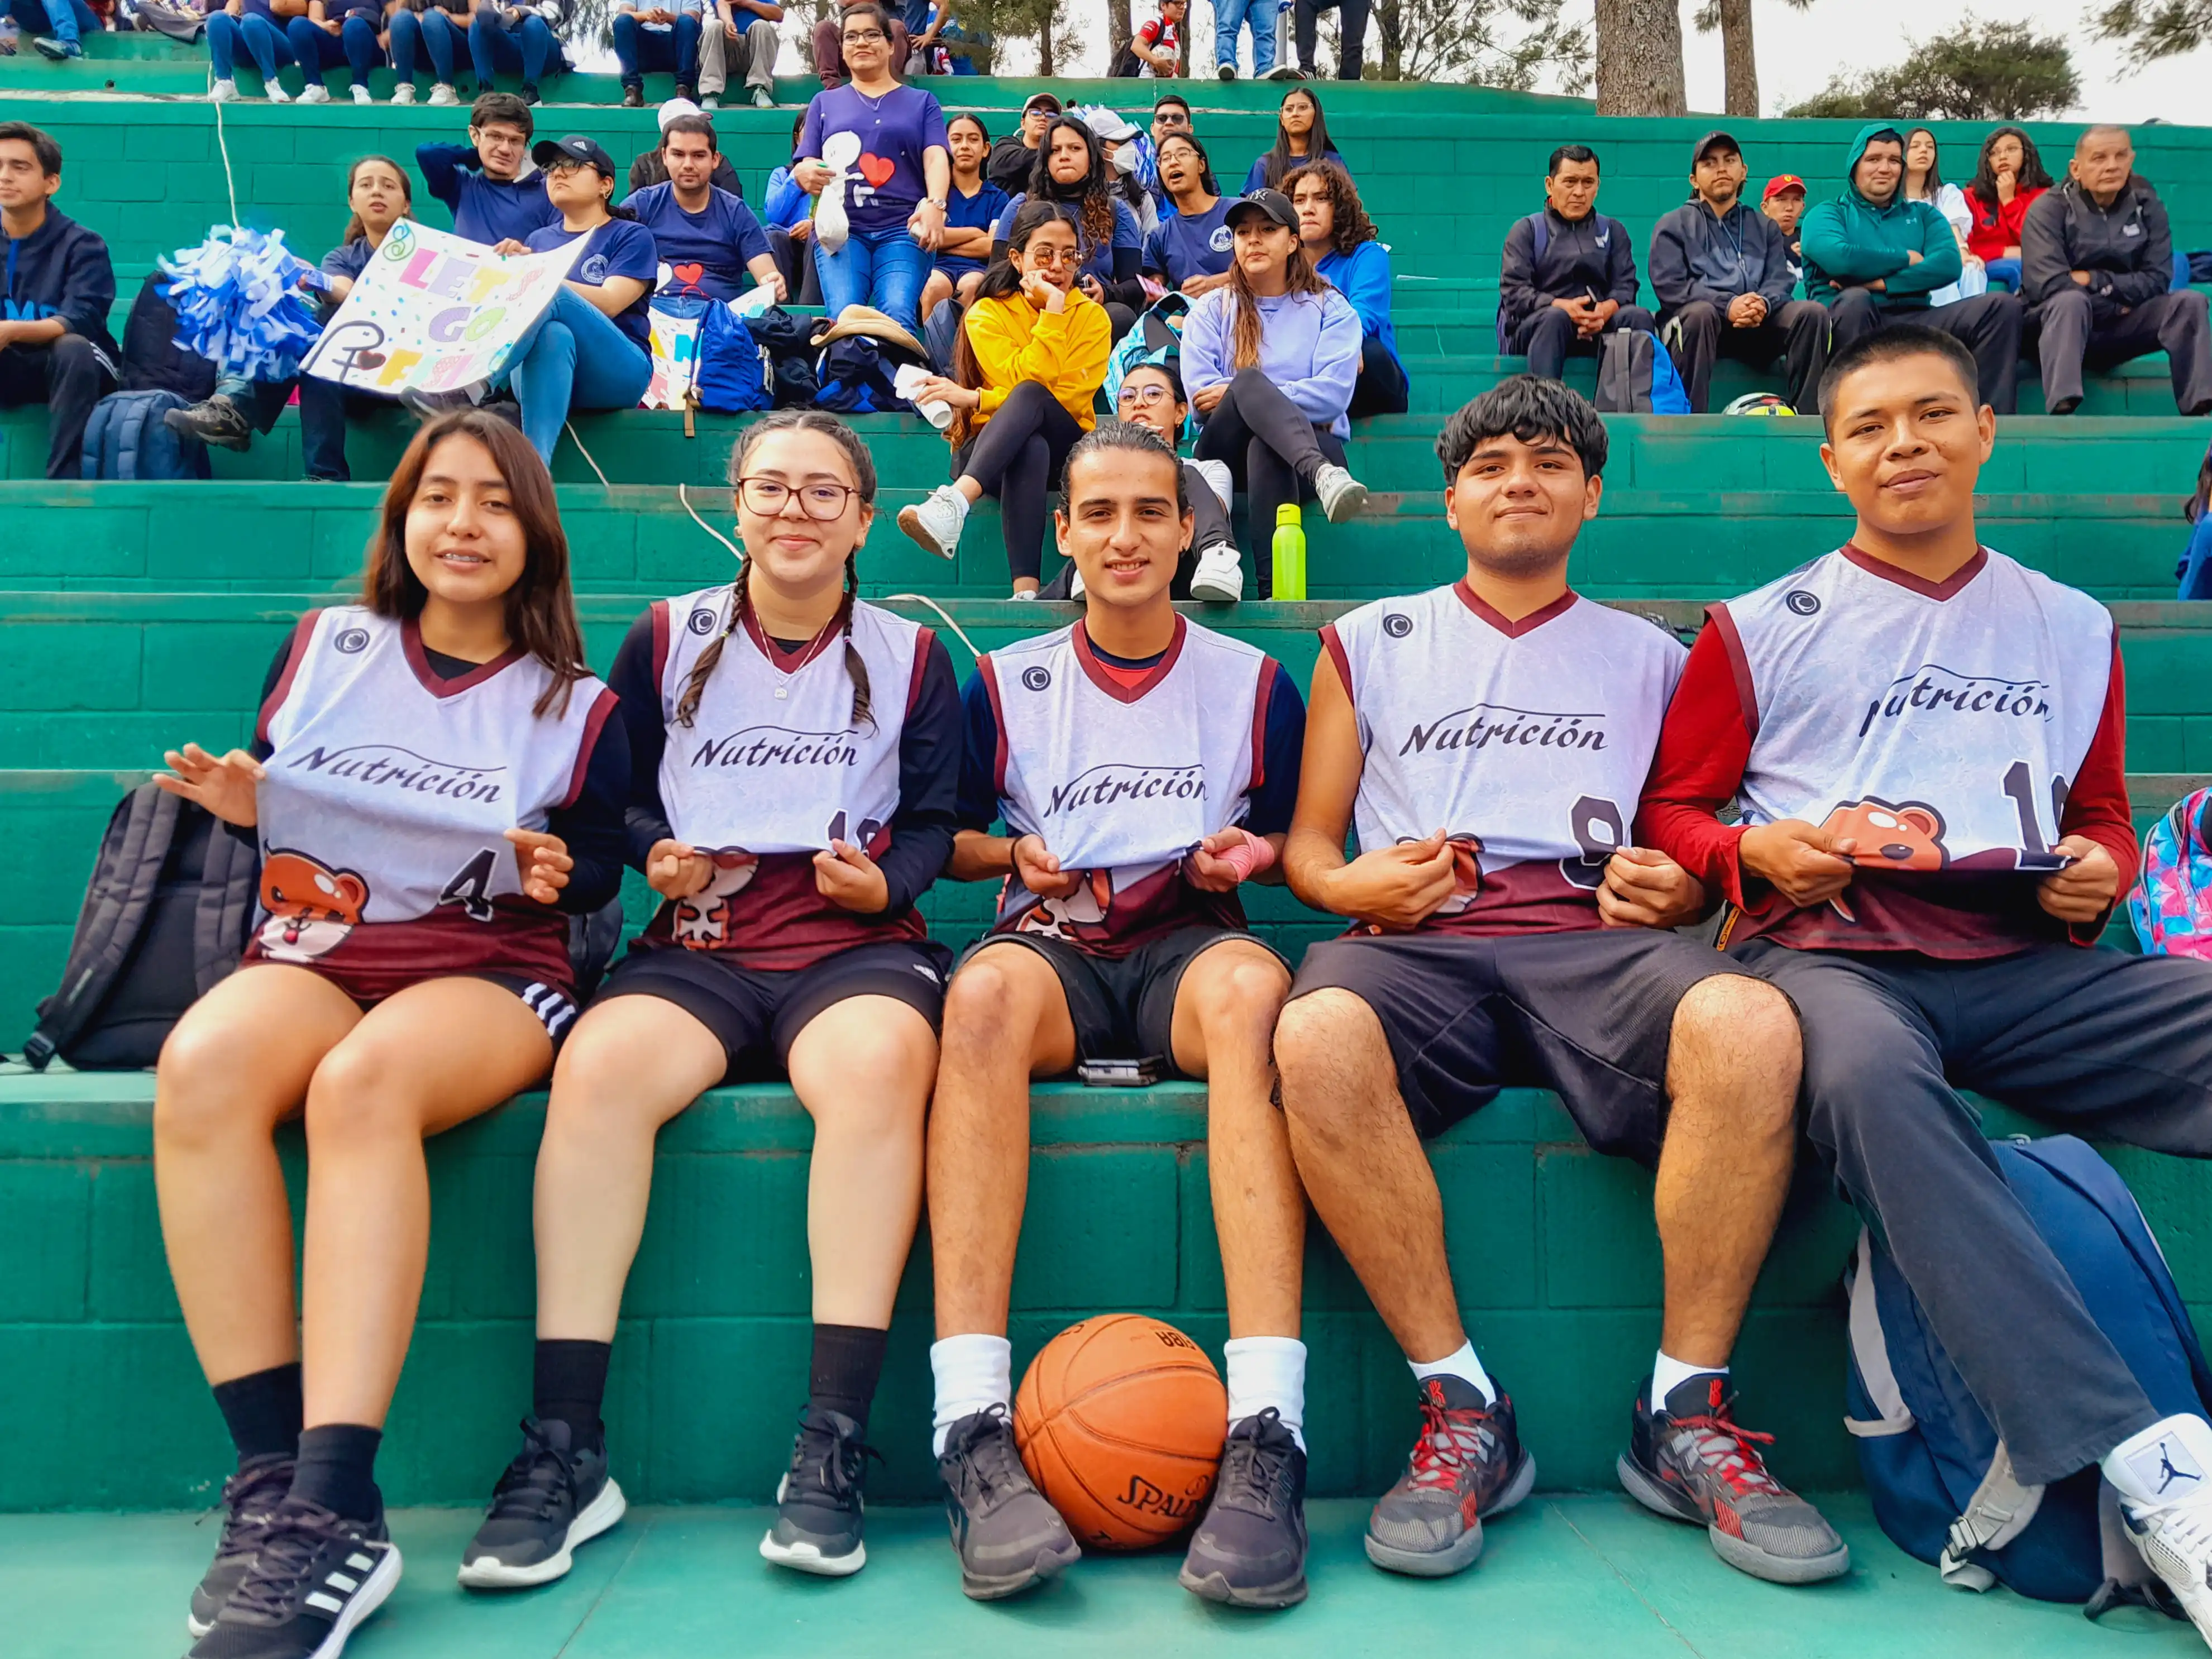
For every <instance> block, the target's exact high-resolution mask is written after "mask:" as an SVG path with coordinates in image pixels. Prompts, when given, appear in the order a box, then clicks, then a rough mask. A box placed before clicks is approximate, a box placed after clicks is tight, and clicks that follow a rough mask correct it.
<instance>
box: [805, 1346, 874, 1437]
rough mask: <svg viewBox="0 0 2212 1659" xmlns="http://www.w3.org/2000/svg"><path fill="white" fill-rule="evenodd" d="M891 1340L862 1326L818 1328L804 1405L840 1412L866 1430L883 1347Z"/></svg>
mask: <svg viewBox="0 0 2212 1659" xmlns="http://www.w3.org/2000/svg"><path fill="white" fill-rule="evenodd" d="M889 1340H890V1332H889V1331H878V1330H871V1329H869V1328H868V1327H866V1326H865V1325H817V1326H816V1327H815V1328H814V1364H813V1368H812V1371H811V1376H810V1377H809V1380H808V1382H807V1385H806V1398H807V1403H808V1404H810V1405H812V1406H817V1407H820V1408H821V1409H823V1411H829V1412H842V1413H844V1414H845V1415H846V1416H848V1417H849V1418H851V1419H853V1420H854V1422H855V1423H858V1424H859V1425H860V1426H861V1427H862V1428H863V1429H865V1428H866V1427H867V1426H868V1407H870V1406H871V1405H872V1404H873V1403H874V1401H875V1398H876V1380H877V1378H878V1377H880V1376H882V1375H883V1372H884V1344H885V1343H886V1342H887V1341H889Z"/></svg>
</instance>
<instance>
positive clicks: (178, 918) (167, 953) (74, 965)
mask: <svg viewBox="0 0 2212 1659" xmlns="http://www.w3.org/2000/svg"><path fill="white" fill-rule="evenodd" d="M260 866H261V859H260V854H259V851H258V848H256V846H255V845H254V843H253V842H252V841H251V840H250V839H245V838H241V837H240V836H235V835H233V834H232V833H231V832H230V830H229V829H228V827H227V826H225V825H223V824H222V823H218V822H217V821H216V819H215V818H214V817H212V816H211V815H210V814H209V813H207V812H205V811H202V810H201V809H200V808H199V807H197V806H194V805H191V803H190V802H188V801H185V800H180V799H178V798H177V797H176V796H174V795H172V794H170V793H167V791H166V790H163V789H161V788H158V787H155V785H153V784H151V783H144V784H141V785H139V786H138V787H137V788H136V789H134V790H132V791H131V793H129V794H128V795H126V796H125V797H124V798H123V800H122V802H121V803H120V804H119V805H118V806H117V807H116V809H115V811H114V815H113V816H112V817H110V818H109V819H108V821H107V833H106V835H105V836H102V837H101V838H100V857H99V859H98V860H97V861H96V862H95V863H94V866H93V870H92V879H91V880H90V881H89V882H88V883H87V884H86V885H85V893H84V908H83V909H82V911H81V912H80V913H79V914H78V916H77V922H76V935H75V937H73V938H72V939H70V953H69V965H68V966H67V967H66V968H64V969H63V970H62V983H61V988H60V989H59V990H58V991H56V992H55V993H54V994H52V996H50V997H48V998H46V1000H44V1001H42V1002H41V1003H40V1004H39V1024H38V1029H37V1030H34V1031H33V1033H32V1034H31V1036H30V1038H29V1040H28V1041H27V1042H25V1043H24V1044H23V1058H24V1059H26V1060H29V1061H30V1063H31V1064H32V1065H33V1066H36V1067H37V1068H38V1069H40V1070H41V1071H43V1070H45V1069H46V1065H47V1063H48V1062H49V1061H50V1060H52V1059H53V1058H54V1056H55V1055H56V1054H59V1055H60V1056H61V1057H62V1058H63V1059H64V1060H67V1061H68V1062H69V1063H70V1065H71V1066H76V1068H77V1069H78V1070H80V1071H121V1070H130V1069H132V1068H136V1067H138V1066H151V1065H152V1064H153V1063H154V1062H155V1060H157V1059H159V1058H160V1057H161V1043H162V1041H163V1039H165V1038H166V1037H167V1036H168V1035H169V1029H170V1027H172V1026H173V1025H174V1024H176V1023H177V1021H178V1020H179V1018H182V1016H183V1014H184V1012H185V1009H186V1008H188V1007H190V1006H191V1005H192V1002H193V1000H195V999H196V998H197V997H199V996H200V995H202V994H204V993H205V992H206V991H207V990H208V989H210V987H212V986H214V984H215V983H216V981H218V980H220V979H222V978H223V977H224V976H225V975H228V973H229V972H230V971H231V969H234V968H235V967H237V966H238V963H239V958H240V957H241V956H243V955H244V954H245V951H246V939H247V937H248V935H249V933H251V931H252V926H253V910H254V904H255V902H256V899H257V896H258V889H259V881H260Z"/></svg>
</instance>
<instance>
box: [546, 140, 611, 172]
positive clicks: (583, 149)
mask: <svg viewBox="0 0 2212 1659" xmlns="http://www.w3.org/2000/svg"><path fill="white" fill-rule="evenodd" d="M530 159H531V160H532V161H535V162H537V163H538V166H539V167H557V166H559V165H560V164H561V163H562V162H564V161H565V162H568V163H571V164H573V165H574V166H578V167H596V168H598V169H599V173H600V174H601V176H603V177H605V178H608V179H612V178H614V177H616V173H615V158H614V157H613V156H611V155H608V154H607V153H606V151H605V150H604V149H601V148H600V147H599V144H598V143H597V142H596V141H594V140H592V139H590V138H586V137H584V135H583V134H581V133H580V132H572V133H570V134H569V135H568V137H566V138H559V139H555V138H545V139H541V140H539V141H538V143H537V144H536V145H535V146H533V147H532V149H531V152H530Z"/></svg>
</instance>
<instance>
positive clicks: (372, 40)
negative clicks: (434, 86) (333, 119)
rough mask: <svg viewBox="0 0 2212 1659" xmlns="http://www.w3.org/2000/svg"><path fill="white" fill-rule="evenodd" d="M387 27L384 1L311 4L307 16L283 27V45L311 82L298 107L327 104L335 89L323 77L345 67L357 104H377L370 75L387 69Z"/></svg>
mask: <svg viewBox="0 0 2212 1659" xmlns="http://www.w3.org/2000/svg"><path fill="white" fill-rule="evenodd" d="M383 22H384V7H383V5H382V4H381V3H380V0H307V14H306V15H304V16H300V17H295V18H293V19H292V20H291V21H289V23H287V24H285V25H284V40H285V42H286V44H287V45H289V46H290V47H291V48H292V58H293V61H294V62H295V63H297V64H299V66H300V74H301V78H302V79H304V80H305V81H306V82H307V86H306V88H305V89H304V90H303V91H301V94H300V101H301V103H303V104H327V103H329V102H330V101H331V89H330V88H329V87H327V86H326V85H325V84H324V82H323V71H324V70H334V69H336V68H337V66H338V65H339V64H344V65H345V66H346V67H347V69H349V70H351V71H352V76H353V79H352V85H353V100H354V102H355V103H356V104H373V103H374V102H375V101H376V100H375V97H374V94H372V93H371V92H370V91H369V89H368V72H369V71H370V70H373V69H381V68H383V67H384V46H383V43H382V40H381V39H380V36H381V34H382V26H383ZM411 91H412V88H410V92H411Z"/></svg>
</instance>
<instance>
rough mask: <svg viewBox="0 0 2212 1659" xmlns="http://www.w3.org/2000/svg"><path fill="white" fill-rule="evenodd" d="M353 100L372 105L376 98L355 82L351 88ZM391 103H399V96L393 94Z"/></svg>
mask: <svg viewBox="0 0 2212 1659" xmlns="http://www.w3.org/2000/svg"><path fill="white" fill-rule="evenodd" d="M329 95H330V94H328V93H325V94H324V96H325V97H328V96H329ZM353 100H354V102H355V103H356V104H373V103H374V102H375V101H376V96H375V94H374V93H372V92H370V91H369V89H368V88H367V87H364V86H362V84H361V83H360V82H355V83H354V88H353ZM398 101H399V94H398V93H396V92H395V93H393V94H392V102H393V103H395V104H396V103H398Z"/></svg>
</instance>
